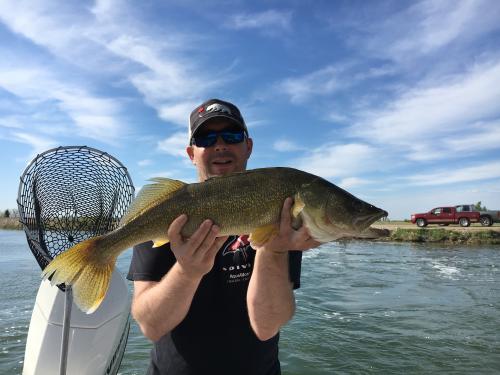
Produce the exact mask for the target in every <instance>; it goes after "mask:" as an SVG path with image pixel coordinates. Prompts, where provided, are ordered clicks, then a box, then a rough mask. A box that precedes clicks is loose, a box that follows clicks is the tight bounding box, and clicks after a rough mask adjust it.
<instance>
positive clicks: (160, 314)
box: [132, 263, 201, 341]
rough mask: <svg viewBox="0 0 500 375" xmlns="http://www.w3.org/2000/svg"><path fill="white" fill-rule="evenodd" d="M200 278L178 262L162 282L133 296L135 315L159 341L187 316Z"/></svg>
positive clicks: (151, 336) (150, 334) (152, 337)
mask: <svg viewBox="0 0 500 375" xmlns="http://www.w3.org/2000/svg"><path fill="white" fill-rule="evenodd" d="M200 280H201V277H200V278H193V277H192V276H188V275H186V274H184V273H183V272H182V270H181V268H180V267H178V266H177V263H176V264H174V266H173V267H172V268H171V269H170V271H169V272H168V273H167V274H166V275H165V276H164V277H163V278H162V279H161V281H160V282H158V283H156V284H154V285H153V286H151V287H149V288H147V289H146V290H144V291H142V292H141V293H140V294H139V295H137V296H134V301H133V303H132V315H133V316H134V318H135V320H136V321H137V323H138V324H139V326H140V328H141V330H142V332H143V333H144V335H145V336H146V337H148V338H149V339H151V340H153V341H157V340H159V339H160V338H161V337H162V336H163V335H165V334H166V333H168V332H170V331H171V330H172V329H174V328H175V327H176V326H177V325H178V324H179V323H180V322H181V321H182V320H183V319H184V318H185V317H186V315H187V312H188V310H189V307H190V306H191V302H192V300H193V296H194V294H195V292H196V289H197V288H198V285H199V283H200Z"/></svg>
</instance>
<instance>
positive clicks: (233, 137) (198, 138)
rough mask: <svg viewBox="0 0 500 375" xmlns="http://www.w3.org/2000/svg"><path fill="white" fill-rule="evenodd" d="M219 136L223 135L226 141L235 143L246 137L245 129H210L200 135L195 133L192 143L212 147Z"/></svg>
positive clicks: (197, 145) (230, 143) (231, 143)
mask: <svg viewBox="0 0 500 375" xmlns="http://www.w3.org/2000/svg"><path fill="white" fill-rule="evenodd" d="M217 137H221V138H222V139H223V140H224V142H225V143H227V144H229V145H234V144H237V143H241V142H243V140H244V139H245V131H244V130H227V129H226V130H221V131H209V132H206V133H202V134H199V135H195V136H194V137H193V139H192V140H191V145H193V144H195V145H196V147H210V146H213V145H214V144H215V143H216V142H217Z"/></svg>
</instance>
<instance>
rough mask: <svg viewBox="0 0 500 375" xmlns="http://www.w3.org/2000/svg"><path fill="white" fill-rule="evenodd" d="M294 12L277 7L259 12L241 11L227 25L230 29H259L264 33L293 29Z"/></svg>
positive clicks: (230, 18)
mask: <svg viewBox="0 0 500 375" xmlns="http://www.w3.org/2000/svg"><path fill="white" fill-rule="evenodd" d="M291 22H292V12H291V11H278V10H275V9H270V10H266V11H264V12H259V13H240V14H235V15H233V16H231V17H229V19H228V21H227V22H226V23H225V26H226V27H227V28H230V29H235V30H242V29H257V30H260V31H262V32H264V33H270V34H274V33H276V32H281V31H289V30H290V29H291Z"/></svg>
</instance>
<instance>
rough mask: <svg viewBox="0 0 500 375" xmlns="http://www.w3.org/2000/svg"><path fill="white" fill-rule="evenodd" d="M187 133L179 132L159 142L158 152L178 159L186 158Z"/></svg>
mask: <svg viewBox="0 0 500 375" xmlns="http://www.w3.org/2000/svg"><path fill="white" fill-rule="evenodd" d="M187 138H188V137H187V134H186V132H177V133H174V134H173V135H172V136H170V137H168V138H166V139H163V140H161V141H159V142H158V151H160V152H163V153H166V154H169V155H172V156H177V157H182V158H186V146H187V143H188V139H187Z"/></svg>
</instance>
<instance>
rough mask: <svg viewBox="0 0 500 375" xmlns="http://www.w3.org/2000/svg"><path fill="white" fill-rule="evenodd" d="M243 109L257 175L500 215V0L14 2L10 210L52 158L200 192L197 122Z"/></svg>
mask: <svg viewBox="0 0 500 375" xmlns="http://www.w3.org/2000/svg"><path fill="white" fill-rule="evenodd" d="M211 97H216V98H220V99H225V100H229V101H232V102H234V103H235V104H237V105H238V106H239V107H240V109H241V111H242V113H243V115H244V117H245V120H246V122H247V124H248V126H249V129H250V133H251V136H252V138H253V139H254V144H255V148H254V152H253V155H252V157H251V161H250V163H249V167H250V168H258V167H269V166H293V167H296V168H300V169H303V170H307V171H310V172H312V173H315V174H318V175H321V176H322V177H325V178H327V179H328V180H330V181H332V182H333V183H335V184H337V185H340V186H342V187H343V188H345V189H347V190H348V191H350V192H352V193H353V194H355V195H357V196H359V197H360V198H362V199H365V200H367V201H369V202H370V203H373V204H376V205H377V206H379V207H382V208H384V209H386V210H387V211H389V217H390V218H392V219H397V218H408V217H409V215H410V214H411V213H412V212H415V211H424V210H428V209H430V208H432V207H434V206H438V205H454V204H460V203H470V202H472V203H475V202H477V201H482V202H483V204H485V205H486V206H487V207H489V208H497V209H500V2H498V1H496V0H489V1H481V0H473V1H459V0H452V1H399V0H398V1H308V0H300V1H299V0H295V1H293V0H292V1H273V0H268V1H233V0H231V1H225V0H220V1H219V0H208V1H203V2H198V1H193V0H172V1H156V2H153V1H140V2H132V1H121V0H104V1H96V2H88V1H78V2H69V1H45V0H40V1H20V0H12V1H8V0H1V1H0V158H1V161H2V162H1V164H0V168H1V171H2V179H1V185H0V209H6V208H14V207H16V203H15V199H16V196H17V187H18V184H19V176H20V175H21V174H22V172H23V170H24V168H25V167H26V166H27V164H28V163H29V161H30V160H31V159H32V158H33V157H34V156H36V154H37V153H41V152H43V151H45V150H47V149H49V148H52V147H56V146H60V145H87V146H92V147H95V148H98V149H100V150H103V151H106V152H108V153H110V154H111V155H113V156H115V157H116V158H118V159H119V160H120V161H121V162H122V163H123V164H124V165H125V166H126V167H127V168H128V170H129V172H130V175H131V177H132V179H133V181H134V184H135V185H136V188H140V187H141V186H142V185H144V184H145V183H147V180H148V179H149V178H151V177H155V176H163V177H172V178H176V179H181V180H184V181H187V182H193V181H195V180H196V172H195V170H194V167H193V166H192V165H191V164H190V162H189V160H188V158H187V156H186V155H185V151H184V149H185V146H186V143H187V133H186V130H187V121H188V116H189V113H190V112H191V110H192V109H193V108H194V107H195V106H196V105H198V104H199V103H201V102H202V101H204V100H205V99H207V98H211Z"/></svg>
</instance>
